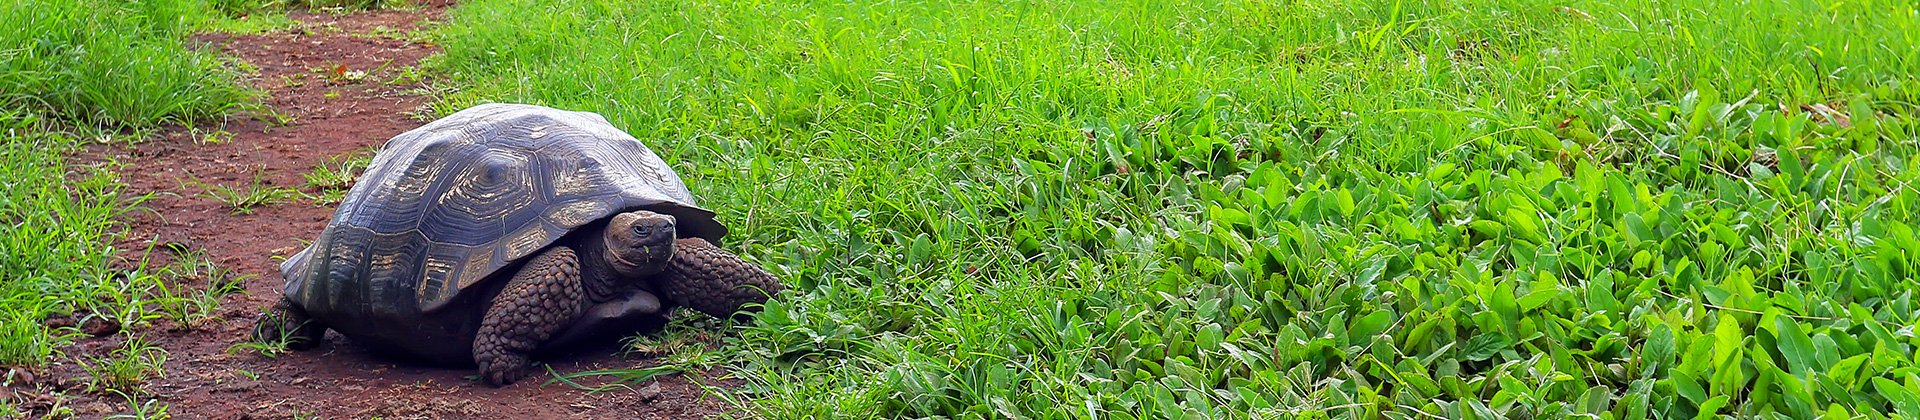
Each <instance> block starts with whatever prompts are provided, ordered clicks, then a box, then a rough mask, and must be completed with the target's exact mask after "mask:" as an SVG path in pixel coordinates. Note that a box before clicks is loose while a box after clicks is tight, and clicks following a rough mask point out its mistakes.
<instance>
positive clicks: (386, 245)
mask: <svg viewBox="0 0 1920 420" xmlns="http://www.w3.org/2000/svg"><path fill="white" fill-rule="evenodd" d="M726 233H727V229H726V227H725V226H722V225H721V224H720V223H719V222H717V221H715V220H714V214H713V212H711V211H708V210H706V209H702V208H700V207H699V206H698V205H697V204H696V203H695V202H694V198H693V195H692V194H691V193H689V192H688V191H687V187H686V185H684V184H682V183H681V181H680V177H679V175H678V174H675V173H674V171H673V169H672V168H670V167H668V166H667V164H666V163H665V162H663V161H661V160H660V157H659V156H657V155H655V154H654V153H653V151H652V150H649V149H648V148H647V147H646V146H645V145H643V144H641V142H640V141H639V140H636V139H634V138H633V137H632V136H630V135H628V134H627V133H624V132H622V131H620V130H619V129H617V128H615V127H614V126H612V125H611V124H608V123H607V121H606V119H604V118H602V117H601V116H599V115H597V114H592V113H586V112H574V111H564V110H559V109H554V108H547V107H542V106H533V105H517V104H487V105H480V106H475V107H472V108H468V109H465V110H462V111H460V112H457V113H454V114H453V115H449V116H447V117H446V118H442V119H439V120H436V121H434V122H432V123H429V124H427V125H426V126H423V127H420V128H418V129H415V130H412V131H408V132H406V133H402V134H400V135H399V136H396V137H394V138H393V139H391V140H388V142H387V143H386V145H385V146H383V147H382V148H381V149H380V151H379V152H377V153H375V155H374V157H373V161H372V163H371V164H370V165H369V166H368V168H367V170H366V173H365V174H364V175H362V176H361V177H360V179H359V181H358V183H357V184H356V185H354V187H353V188H352V189H351V190H349V191H348V192H347V195H346V197H345V198H344V199H343V200H342V201H341V203H340V206H339V208H338V209H337V210H336V212H335V213H334V216H333V219H332V221H331V222H329V223H328V224H327V226H326V228H325V229H324V230H323V231H321V232H320V236H319V237H318V238H317V239H315V240H314V241H313V243H312V245H310V246H308V247H307V248H306V249H304V250H302V251H300V252H299V253H298V254H295V255H294V256H293V257H291V258H288V259H287V260H286V261H285V262H284V263H282V264H281V265H280V274H281V276H283V277H284V278H285V280H286V288H285V290H284V295H285V296H284V298H283V299H282V300H281V301H280V303H279V304H277V305H275V306H274V308H273V309H272V310H271V311H270V312H269V313H268V314H267V315H266V316H263V317H262V319H261V321H260V324H259V325H258V326H257V327H256V328H255V329H254V335H255V338H256V339H259V340H284V341H285V343H286V344H287V346H288V347H289V348H293V349H305V348H311V347H312V346H314V345H316V344H317V343H318V342H319V341H320V340H321V338H322V334H324V333H325V331H326V330H327V329H329V328H331V329H333V330H335V331H338V332H340V333H341V334H342V335H344V336H346V337H347V338H349V339H350V340H352V341H353V342H355V343H358V344H361V345H365V346H368V347H370V348H373V349H375V350H379V351H383V352H387V353H394V354H399V355H402V356H410V357H412V358H416V359H421V360H426V361H434V362H440V363H442V364H453V365H460V366H477V367H478V369H479V371H480V374H481V376H482V377H484V378H485V380H486V381H487V382H488V383H489V384H492V385H496V386H497V385H505V384H508V383H512V382H513V381H515V380H517V379H519V378H521V377H523V376H525V375H526V374H527V372H528V370H529V367H530V364H531V358H532V355H533V354H534V353H535V352H537V351H545V350H546V349H549V348H551V347H552V346H554V345H557V344H559V343H561V342H575V341H580V340H581V339H582V338H583V336H589V335H594V334H604V333H605V332H607V331H623V330H625V331H633V330H632V329H623V328H627V327H628V326H627V325H625V324H629V323H632V322H634V321H635V320H637V319H641V318H644V317H649V316H653V317H658V316H661V315H660V314H661V313H663V311H664V310H666V309H667V308H671V307H673V306H675V305H684V306H686V307H689V308H692V309H694V310H697V311H700V312H704V313H706V314H709V315H713V316H716V317H729V316H734V315H736V312H738V311H739V310H741V309H743V308H745V307H747V306H748V305H749V304H752V303H764V302H765V301H766V299H767V298H768V297H770V296H772V295H773V294H776V293H778V292H779V291H780V290H781V289H782V288H783V286H782V285H781V284H780V283H779V281H778V280H777V279H775V278H774V277H773V276H772V275H770V274H768V273H767V272H766V271H763V270H762V269H760V268H759V267H756V266H754V265H752V264H750V263H748V262H746V261H744V260H742V259H740V258H739V257H737V256H734V255H733V254H730V253H728V252H726V251H723V250H721V249H720V247H718V246H717V245H718V244H719V243H720V242H719V241H720V238H721V237H722V236H725V235H726ZM663 301H664V302H663Z"/></svg>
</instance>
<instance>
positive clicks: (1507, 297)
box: [1486, 282, 1520, 334]
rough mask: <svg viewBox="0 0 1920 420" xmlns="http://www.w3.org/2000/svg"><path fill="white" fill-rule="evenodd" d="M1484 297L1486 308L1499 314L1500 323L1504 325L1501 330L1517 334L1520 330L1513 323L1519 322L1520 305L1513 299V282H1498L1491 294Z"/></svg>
mask: <svg viewBox="0 0 1920 420" xmlns="http://www.w3.org/2000/svg"><path fill="white" fill-rule="evenodd" d="M1486 298H1487V306H1488V308H1487V309H1492V310H1493V313H1494V314H1497V315H1499V316H1500V321H1501V323H1502V324H1503V325H1504V326H1505V327H1506V328H1505V331H1502V332H1504V333H1507V334H1519V333H1520V331H1519V330H1518V328H1517V327H1516V325H1515V324H1518V323H1519V322H1520V305H1519V304H1518V303H1515V302H1514V299H1513V283H1512V282H1500V283H1499V284H1498V285H1496V286H1494V290H1493V296H1486Z"/></svg>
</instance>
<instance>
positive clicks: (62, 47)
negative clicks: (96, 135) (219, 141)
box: [0, 0, 252, 128]
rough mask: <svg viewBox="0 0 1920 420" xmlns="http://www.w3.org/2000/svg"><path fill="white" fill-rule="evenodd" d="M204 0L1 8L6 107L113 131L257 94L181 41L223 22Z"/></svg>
mask: <svg viewBox="0 0 1920 420" xmlns="http://www.w3.org/2000/svg"><path fill="white" fill-rule="evenodd" d="M211 10H212V9H209V6H208V5H207V4H205V3H204V2H203V0H139V1H127V2H120V1H111V2H110V1H103V0H25V1H14V2H8V3H6V4H5V5H0V41H4V42H5V44H0V45H6V46H7V47H6V48H7V49H5V50H0V105H4V106H6V107H8V108H14V109H29V110H34V111H36V112H40V113H45V114H49V115H51V116H55V117H58V118H60V119H63V120H67V121H72V122H74V123H77V124H84V125H89V126H100V127H108V128H121V127H130V128H147V127H154V126H158V125H161V124H168V123H182V124H191V123H193V122H196V121H206V120H210V119H213V118H217V117H220V116H224V115H226V114H228V113H230V112H232V111H234V110H236V109H238V108H240V107H242V106H244V105H245V104H246V103H247V101H248V100H249V98H250V97H251V95H252V94H251V93H250V92H249V91H247V90H246V89H244V88H242V87H241V86H242V85H241V84H239V76H238V74H237V73H236V72H234V71H232V70H230V69H229V67H228V66H226V64H225V63H224V62H222V61H221V59H220V58H219V57H217V56H215V55H214V54H212V53H209V52H204V51H199V50H194V49H189V48H187V47H186V45H185V43H183V42H181V41H182V37H184V36H185V35H186V34H187V33H188V31H191V30H193V29H195V28H199V27H201V26H205V25H210V24H211V22H218V21H220V20H219V19H220V16H222V15H221V14H219V13H215V12H212V11H211Z"/></svg>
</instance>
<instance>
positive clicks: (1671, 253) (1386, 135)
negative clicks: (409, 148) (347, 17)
mask: <svg viewBox="0 0 1920 420" xmlns="http://www.w3.org/2000/svg"><path fill="white" fill-rule="evenodd" d="M1916 13H1917V12H1916V9H1915V5H1914V4H1912V3H1911V2H1897V1H1831V0H1806V1H1759V2H1751V1H1732V0H1689V1H1681V2H1652V1H1608V2H1600V1H1572V2H1560V3H1553V4H1544V3H1540V2H1532V1H1518V0H1469V1H1449V2H1361V1H1330V2H1306V3H1300V2H1263V1H1179V2H1107V1H1094V0H1070V1H1058V2H1033V3H1004V2H976V1H948V2H923V1H885V2H741V1H727V0H717V1H703V0H692V1H689V0H659V1H646V0H643V1H628V2H600V1H587V0H473V1H469V2H465V3H463V4H462V6H461V7H460V8H458V9H456V10H454V12H453V17H452V20H451V21H450V23H449V24H448V25H446V26H444V27H442V28H440V30H439V32H438V35H437V37H438V38H439V39H440V40H441V43H442V45H443V46H444V51H445V56H444V57H442V59H440V60H438V61H436V62H435V64H434V66H435V68H436V69H437V70H439V71H441V72H442V73H443V74H448V75H451V77H453V78H454V79H456V81H457V82H460V83H462V84H465V85H467V86H465V87H464V88H463V89H462V90H460V91H458V92H453V93H451V94H449V95H447V96H446V97H444V99H443V100H442V101H441V102H439V103H438V105H437V107H438V108H437V110H438V111H439V112H441V113H442V114H444V113H446V112H451V111H453V110H456V109H459V108H461V107H464V106H467V105H471V104H474V103H478V102H481V101H514V102H532V103H541V104H547V105H553V106H559V107H565V108H572V109H582V110H589V111H595V112H600V113H602V114H604V115H605V116H606V117H607V118H608V119H609V120H610V121H612V122H613V123H615V124H616V125H619V126H621V127H622V128H624V129H626V130H628V131H629V132H631V133H633V134H634V135H636V136H637V137H639V138H642V139H648V141H649V142H650V145H652V146H654V147H655V148H656V149H658V150H659V151H660V152H661V154H662V155H663V156H664V157H665V158H666V159H667V160H668V161H669V162H671V163H673V164H674V165H676V169H677V170H678V171H679V173H680V174H681V175H682V176H683V177H686V178H687V179H688V181H689V182H688V183H689V184H690V185H691V186H692V188H693V189H694V190H695V194H696V195H698V196H699V197H701V199H702V204H704V205H707V206H709V207H712V208H714V209H715V210H716V211H717V212H718V213H719V214H720V217H721V219H722V220H725V221H727V222H728V223H730V224H731V225H732V227H733V229H734V230H733V232H734V233H733V235H731V236H730V237H729V240H728V246H729V247H732V248H737V249H739V250H740V251H741V253H742V254H743V255H745V256H747V257H748V258H751V259H754V260H755V261H757V262H760V263H763V264H765V265H767V266H768V267H770V268H771V269H772V270H774V271H775V272H776V273H777V274H779V275H780V276H782V277H783V278H786V279H790V281H792V282H794V283H795V287H794V288H793V289H794V290H795V291H796V293H794V294H793V295H791V296H788V297H787V298H785V299H781V300H778V301H775V302H774V303H771V304H769V305H767V306H766V308H765V310H764V311H763V312H760V313H759V314H758V315H757V316H756V318H755V319H754V320H753V321H752V322H749V323H745V324H743V325H741V326H740V328H739V329H738V330H737V335H735V336H733V337H734V338H733V339H732V340H731V341H729V344H728V346H726V347H725V350H723V351H725V352H726V353H728V354H729V355H730V356H729V357H730V358H731V359H732V360H731V362H732V363H731V364H730V365H731V366H734V369H736V372H735V373H736V374H738V375H739V376H740V377H743V378H745V379H746V380H747V382H748V385H747V386H745V387H744V388H742V389H738V390H730V391H726V392H732V393H737V394H736V395H738V396H739V398H738V399H736V401H740V402H741V403H742V404H744V405H746V406H747V408H748V409H750V410H753V411H756V412H758V413H759V414H760V415H762V416H765V417H772V418H821V417H833V416H835V415H839V414H841V413H865V414H870V415H873V416H876V417H883V418H895V417H965V418H980V417H994V418H1015V417H1038V418H1123V419H1124V418H1167V417H1173V418H1192V417H1201V418H1236V417H1239V418H1244V417H1252V418H1276V417H1296V416H1297V417H1302V418H1321V417H1335V416H1337V417H1354V418H1382V417H1384V418H1432V417H1443V418H1509V417H1597V418H1647V417H1658V418H1682V417H1696V416H1706V417H1712V416H1716V415H1733V416H1742V417H1781V418H1811V417H1816V416H1838V417H1843V418H1844V417H1852V416H1865V417H1868V418H1885V417H1886V416H1889V415H1903V416H1909V417H1911V416H1920V397H1916V395H1920V375H1916V373H1915V372H1916V371H1917V370H1916V369H1917V367H1916V365H1915V363H1914V360H1913V358H1912V357H1911V356H1912V355H1913V354H1914V352H1915V348H1916V347H1915V346H1916V345H1920V340H1916V339H1915V337H1914V335H1913V334H1910V333H1907V332H1905V331H1909V330H1911V329H1913V328H1914V327H1916V326H1920V316H1916V310H1917V309H1920V308H1916V307H1915V306H1914V304H1913V303H1912V301H1913V297H1912V294H1913V293H1914V292H1913V291H1914V290H1916V289H1917V288H1920V283H1916V281H1915V276H1914V275H1913V273H1915V272H1917V271H1920V265H1916V263H1915V261H1920V254H1916V253H1920V247H1916V246H1913V245H1914V244H1915V243H1916V241H1920V238H1916V236H1915V234H1914V232H1913V224H1914V223H1915V222H1914V221H1915V220H1916V217H1915V215H1916V213H1917V212H1920V191H1916V190H1915V188H1914V187H1913V181H1914V180H1915V177H1916V176H1920V167H1917V166H1915V165H1920V161H1916V160H1915V159H1914V152H1915V151H1916V149H1917V148H1920V145H1916V144H1915V141H1914V139H1915V138H1917V137H1920V116H1917V115H1920V109H1916V107H1915V105H1914V104H1916V103H1920V90H1916V88H1915V87H1916V86H1920V76H1916V75H1920V45H1917V44H1916V43H1920V20H1916V19H1913V18H1912V17H1913V16H1915V15H1916ZM876 16H881V17H883V18H876ZM507 63H511V64H507Z"/></svg>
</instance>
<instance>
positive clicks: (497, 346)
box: [473, 247, 586, 386]
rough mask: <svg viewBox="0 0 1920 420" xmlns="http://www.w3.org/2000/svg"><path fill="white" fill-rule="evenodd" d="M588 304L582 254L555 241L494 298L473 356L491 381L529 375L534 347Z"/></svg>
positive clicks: (496, 382) (499, 382) (506, 381)
mask: <svg viewBox="0 0 1920 420" xmlns="http://www.w3.org/2000/svg"><path fill="white" fill-rule="evenodd" d="M585 310H586V291H585V289H584V287H582V285H581V284H580V258H579V257H578V256H575V255H574V253H573V250H571V249H567V248H564V247H554V248H552V249H549V250H546V251H544V252H541V253H540V254H539V255H537V256H534V257H533V259H532V260H529V261H527V264H526V265H525V266H522V267H521V268H520V272H518V273H514V276H513V280H511V281H509V282H508V283H507V285H506V289H504V290H501V291H500V296H499V297H496V298H494V299H493V304H492V306H491V307H489V308H487V314H486V317H485V318H483V319H482V320H481V321H480V332H479V334H478V335H477V336H475V337H474V339H473V361H474V363H476V364H478V365H480V375H481V376H482V377H484V378H486V380H487V383H488V384H491V385H494V386H500V385H506V384H510V383H513V382H514V381H517V380H520V378H523V377H526V376H527V370H528V368H529V367H530V365H531V364H532V359H531V358H530V357H529V356H528V353H530V352H532V351H533V350H534V349H536V348H539V347H540V344H541V343H544V342H546V341H547V339H548V338H551V337H552V336H553V334H554V333H555V332H558V331H560V329H561V328H562V327H564V326H566V325H569V324H571V323H573V321H574V320H575V319H577V318H579V317H580V314H581V312H583V311H585Z"/></svg>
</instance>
